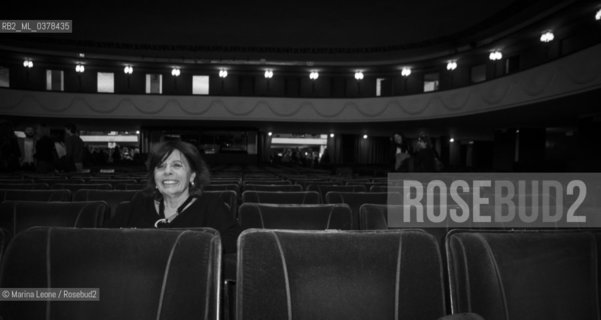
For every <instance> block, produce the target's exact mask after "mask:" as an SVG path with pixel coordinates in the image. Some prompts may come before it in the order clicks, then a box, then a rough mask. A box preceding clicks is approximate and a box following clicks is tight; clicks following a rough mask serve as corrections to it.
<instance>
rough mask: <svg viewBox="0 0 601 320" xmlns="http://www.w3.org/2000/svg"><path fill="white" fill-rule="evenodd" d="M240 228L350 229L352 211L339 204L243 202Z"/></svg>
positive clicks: (240, 209) (240, 212)
mask: <svg viewBox="0 0 601 320" xmlns="http://www.w3.org/2000/svg"><path fill="white" fill-rule="evenodd" d="M238 212H239V220H240V225H241V226H242V228H244V229H249V228H267V229H304V230H326V229H341V230H350V229H351V225H352V214H351V208H349V206H348V205H346V204H343V203H339V204H310V205H307V204H305V205H294V204H292V205H291V204H262V203H243V204H241V205H240V208H239V209H238Z"/></svg>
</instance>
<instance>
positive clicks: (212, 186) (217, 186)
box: [203, 183, 240, 193]
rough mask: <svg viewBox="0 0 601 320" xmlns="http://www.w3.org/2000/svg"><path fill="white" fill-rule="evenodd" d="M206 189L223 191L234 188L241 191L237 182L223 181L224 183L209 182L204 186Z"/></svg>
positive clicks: (237, 191)
mask: <svg viewBox="0 0 601 320" xmlns="http://www.w3.org/2000/svg"><path fill="white" fill-rule="evenodd" d="M203 190H205V191H223V190H232V191H236V193H240V185H239V184H237V183H222V184H209V185H206V186H204V187H203Z"/></svg>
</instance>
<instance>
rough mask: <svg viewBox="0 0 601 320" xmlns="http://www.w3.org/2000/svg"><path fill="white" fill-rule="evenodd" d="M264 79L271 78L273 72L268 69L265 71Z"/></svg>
mask: <svg viewBox="0 0 601 320" xmlns="http://www.w3.org/2000/svg"><path fill="white" fill-rule="evenodd" d="M265 78H267V79H271V78H273V70H270V69H268V70H265Z"/></svg>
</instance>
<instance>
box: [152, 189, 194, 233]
mask: <svg viewBox="0 0 601 320" xmlns="http://www.w3.org/2000/svg"><path fill="white" fill-rule="evenodd" d="M194 198H195V197H193V196H188V199H186V201H184V203H182V204H181V205H180V206H179V207H178V208H177V211H176V212H175V214H174V215H172V216H171V221H173V219H175V218H176V217H177V216H178V215H179V214H180V213H182V211H184V209H186V207H187V206H188V205H189V204H190V202H192V200H194ZM159 216H160V217H161V218H160V219H159V220H157V221H156V222H155V223H154V227H155V228H159V227H160V225H161V224H165V225H168V224H169V223H170V221H169V220H167V218H166V217H165V200H164V199H163V200H161V201H160V202H159Z"/></svg>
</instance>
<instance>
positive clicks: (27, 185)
mask: <svg viewBox="0 0 601 320" xmlns="http://www.w3.org/2000/svg"><path fill="white" fill-rule="evenodd" d="M48 188H49V186H48V184H47V183H41V182H40V183H33V182H12V183H0V189H19V190H27V189H38V190H40V189H48ZM54 189H63V188H54Z"/></svg>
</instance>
